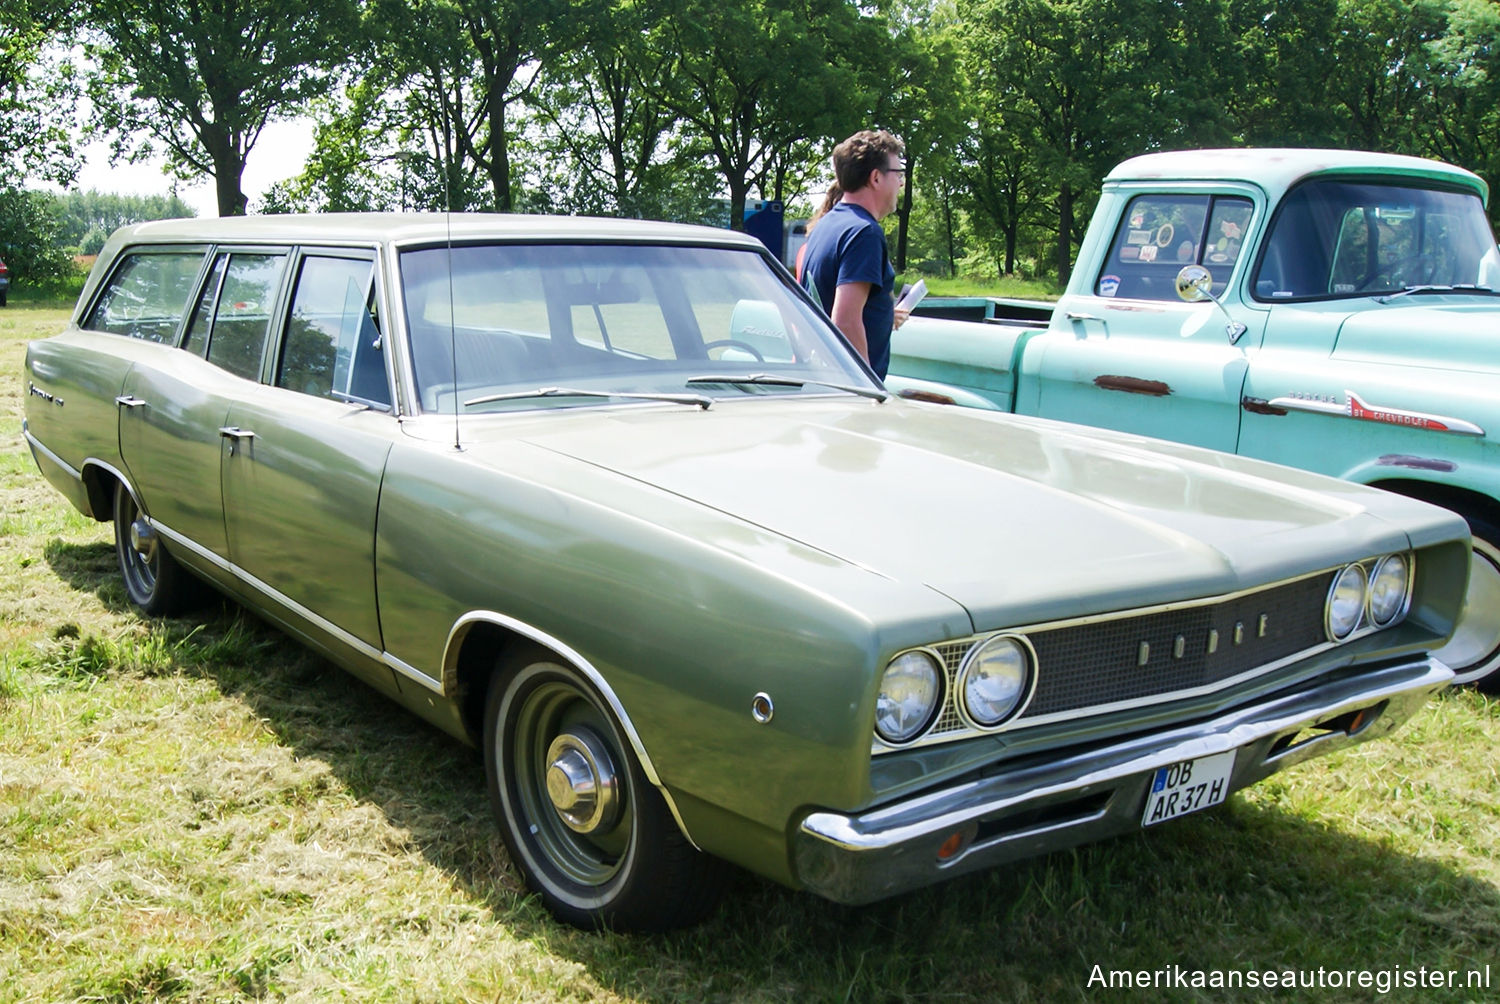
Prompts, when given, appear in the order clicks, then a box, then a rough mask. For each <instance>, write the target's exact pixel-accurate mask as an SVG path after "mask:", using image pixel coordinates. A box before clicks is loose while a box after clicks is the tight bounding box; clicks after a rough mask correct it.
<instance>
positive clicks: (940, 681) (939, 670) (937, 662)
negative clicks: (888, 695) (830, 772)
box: [873, 646, 949, 749]
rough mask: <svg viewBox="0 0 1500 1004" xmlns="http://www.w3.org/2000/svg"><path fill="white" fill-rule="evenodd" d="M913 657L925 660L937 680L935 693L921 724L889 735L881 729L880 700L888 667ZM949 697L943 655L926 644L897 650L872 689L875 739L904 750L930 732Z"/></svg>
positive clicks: (889, 670) (887, 674)
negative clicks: (900, 735) (898, 734)
mask: <svg viewBox="0 0 1500 1004" xmlns="http://www.w3.org/2000/svg"><path fill="white" fill-rule="evenodd" d="M912 656H920V657H921V658H923V659H925V660H926V661H927V664H928V666H929V667H930V668H931V669H932V671H933V676H934V678H935V680H936V691H937V694H936V697H935V698H934V699H933V701H932V703H931V705H930V706H929V707H928V709H927V713H926V715H924V716H923V718H922V724H921V725H920V726H919V727H918V728H916V729H914V730H912V731H911V732H910V733H909V734H907V735H905V736H904V737H892V736H889V735H887V734H886V733H885V732H884V731H882V729H881V720H880V719H881V716H880V701H881V697H882V695H884V694H885V692H886V678H887V677H888V676H889V675H890V673H891V670H892V669H894V668H895V667H896V664H897V663H899V662H901V661H902V660H904V659H907V658H909V657H912ZM948 700H949V687H948V673H947V668H946V667H945V666H944V664H943V659H942V656H941V655H939V654H938V653H937V651H935V650H934V649H932V648H929V647H927V646H922V647H919V648H909V649H906V650H905V651H902V652H898V653H896V655H894V656H892V657H891V660H890V661H889V662H887V663H886V664H885V669H883V670H881V672H880V683H879V685H878V686H877V687H876V690H875V722H874V729H873V731H874V734H875V738H876V740H877V741H878V742H880V743H882V744H883V745H885V746H887V747H889V748H891V749H903V748H905V747H907V746H910V745H912V744H913V743H915V742H917V741H919V740H920V739H921V738H922V737H923V736H925V735H926V734H927V733H928V732H929V731H931V729H932V727H933V725H934V724H935V723H936V722H937V721H938V719H939V718H941V717H942V712H943V708H944V707H945V706H946V705H947V704H948Z"/></svg>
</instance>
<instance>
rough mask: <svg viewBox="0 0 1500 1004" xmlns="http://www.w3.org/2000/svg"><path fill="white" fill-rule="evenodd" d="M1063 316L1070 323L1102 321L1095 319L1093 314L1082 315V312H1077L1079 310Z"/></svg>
mask: <svg viewBox="0 0 1500 1004" xmlns="http://www.w3.org/2000/svg"><path fill="white" fill-rule="evenodd" d="M1063 316H1064V317H1066V318H1067V319H1068V320H1070V321H1098V320H1102V318H1099V317H1096V316H1094V315H1093V314H1085V313H1083V312H1082V311H1079V310H1070V311H1068V312H1067V313H1066V314H1064V315H1063Z"/></svg>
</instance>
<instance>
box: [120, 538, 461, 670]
mask: <svg viewBox="0 0 1500 1004" xmlns="http://www.w3.org/2000/svg"><path fill="white" fill-rule="evenodd" d="M146 523H147V525H149V526H150V527H151V528H152V529H153V530H155V531H156V532H157V533H160V534H161V535H163V536H164V537H166V538H167V539H169V540H170V541H171V542H172V543H173V544H174V545H176V546H178V547H181V548H183V549H185V550H188V551H191V552H193V554H194V555H196V556H197V557H198V558H200V559H202V560H203V561H205V562H207V563H209V564H211V565H213V566H214V567H215V568H218V569H219V570H220V571H223V572H227V573H228V574H229V575H231V576H233V577H234V578H235V579H237V580H239V581H240V582H242V583H244V584H245V585H247V586H249V587H250V588H251V589H253V590H255V591H256V592H258V593H260V594H261V595H263V596H265V597H266V598H268V599H270V600H273V601H274V602H276V603H277V604H279V605H280V606H282V607H285V608H286V609H287V610H289V611H291V612H292V613H294V614H296V615H297V616H298V617H301V618H303V619H304V620H307V621H311V622H312V624H313V625H314V626H315V627H317V628H318V629H319V630H320V631H323V632H324V633H326V634H328V635H331V636H332V637H333V639H334V640H335V641H337V642H338V643H339V644H341V645H344V646H346V647H348V648H350V649H353V650H354V651H355V652H357V653H359V654H360V655H362V656H364V657H365V658H367V659H371V660H374V661H375V662H381V663H385V664H386V665H390V666H391V668H392V669H396V671H397V672H401V671H400V670H399V669H397V667H396V666H394V665H391V659H392V658H394V657H392V656H389V655H388V654H387V653H386V652H384V651H382V650H380V649H378V648H376V647H375V646H373V645H371V644H370V643H369V642H367V641H363V640H361V639H359V638H356V637H355V636H354V635H352V634H350V633H349V632H348V631H345V630H344V629H343V628H341V627H339V626H338V625H337V624H335V623H333V622H332V621H330V620H329V619H328V618H326V617H324V616H322V615H321V614H317V613H314V612H313V611H311V610H309V609H307V607H305V606H303V605H302V604H300V603H298V602H297V601H296V600H294V599H292V598H291V597H289V596H287V595H286V594H285V593H283V592H281V591H280V590H278V589H276V588H275V587H273V586H271V585H268V584H267V583H265V582H262V581H261V580H260V579H258V578H256V577H255V576H253V575H251V574H250V573H249V572H247V571H245V570H244V569H243V568H241V567H240V566H239V565H236V564H235V563H234V562H232V561H230V560H229V559H228V558H225V557H224V556H222V555H219V554H215V553H214V552H213V551H210V550H209V549H208V548H206V547H203V546H202V545H201V544H198V543H196V542H194V541H192V540H189V539H188V538H187V537H184V536H183V535H182V534H180V533H178V532H177V531H175V530H173V529H172V528H171V527H169V526H166V525H164V524H162V523H160V522H158V521H157V520H154V519H151V518H150V517H147V518H146ZM396 661H398V662H399V661H400V660H396ZM403 665H404V663H403ZM409 668H410V667H408V669H409ZM403 675H404V674H403ZM418 679H419V680H424V681H426V682H428V683H430V682H431V677H424V676H419V677H418ZM439 693H441V691H439Z"/></svg>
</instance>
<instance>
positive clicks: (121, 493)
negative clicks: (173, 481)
mask: <svg viewBox="0 0 1500 1004" xmlns="http://www.w3.org/2000/svg"><path fill="white" fill-rule="evenodd" d="M114 519H115V555H116V556H117V557H118V558H119V559H120V575H121V577H122V578H123V579H124V580H125V592H126V594H127V595H128V596H129V597H130V602H131V603H134V604H135V605H136V606H138V607H140V608H141V612H142V613H145V614H149V615H150V616H152V617H160V616H164V615H167V614H173V613H176V612H177V611H179V610H181V609H182V608H183V607H185V606H186V605H187V601H188V598H189V593H188V590H189V588H190V586H191V583H190V582H189V581H188V579H189V576H188V573H187V572H185V571H184V570H183V568H182V566H181V565H179V564H177V561H176V560H175V559H174V558H173V557H172V555H171V554H169V553H167V549H166V546H165V545H163V544H162V542H161V538H160V537H158V536H157V533H156V530H155V529H154V528H153V527H151V526H150V524H148V523H147V522H146V521H145V520H144V519H142V518H141V511H140V508H139V507H138V506H137V505H136V503H135V496H134V495H131V494H130V489H129V488H126V487H125V484H124V482H118V483H116V485H115V505H114Z"/></svg>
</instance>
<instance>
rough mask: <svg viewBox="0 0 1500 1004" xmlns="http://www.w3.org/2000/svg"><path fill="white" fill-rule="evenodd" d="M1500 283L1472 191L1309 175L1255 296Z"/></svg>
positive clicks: (1275, 223)
mask: <svg viewBox="0 0 1500 1004" xmlns="http://www.w3.org/2000/svg"><path fill="white" fill-rule="evenodd" d="M1427 286H1438V287H1465V286H1467V287H1474V286H1480V287H1485V288H1488V289H1496V288H1500V252H1497V250H1496V247H1495V236H1494V234H1493V233H1492V232H1491V230H1490V225H1489V220H1488V218H1487V217H1486V216H1485V212H1484V205H1483V203H1481V202H1480V200H1479V197H1478V196H1477V195H1475V194H1473V193H1472V192H1466V193H1465V192H1456V191H1442V190H1436V189H1428V188H1414V187H1407V186H1400V185H1384V184H1373V183H1365V182H1352V181H1313V182H1309V183H1307V184H1304V185H1302V186H1301V187H1299V188H1297V189H1295V190H1294V191H1292V192H1290V193H1289V194H1288V195H1287V197H1286V198H1285V199H1284V200H1283V201H1282V205H1281V208H1280V210H1279V211H1278V212H1277V214H1276V216H1275V218H1274V219H1273V220H1272V223H1271V234H1270V237H1269V239H1268V240H1267V242H1266V248H1265V251H1264V253H1263V254H1262V255H1261V258H1260V261H1259V263H1258V264H1257V266H1256V272H1255V276H1254V286H1253V288H1254V291H1255V298H1256V299H1257V300H1320V299H1332V298H1336V297H1349V296H1371V295H1383V294H1387V293H1396V292H1400V291H1402V290H1406V289H1412V288H1414V287H1427Z"/></svg>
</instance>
